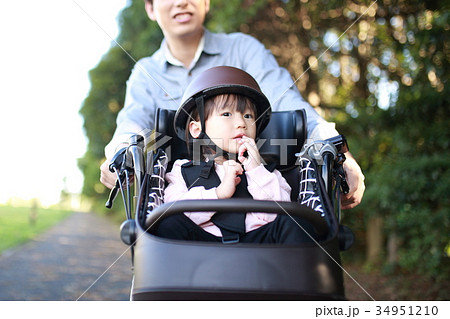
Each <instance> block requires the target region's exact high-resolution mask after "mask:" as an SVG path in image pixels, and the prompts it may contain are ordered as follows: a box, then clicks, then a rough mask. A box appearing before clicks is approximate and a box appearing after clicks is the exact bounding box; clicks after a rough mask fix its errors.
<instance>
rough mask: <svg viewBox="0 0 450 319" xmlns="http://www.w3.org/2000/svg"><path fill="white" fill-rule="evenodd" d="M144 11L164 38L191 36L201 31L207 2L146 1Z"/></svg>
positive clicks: (206, 10) (207, 9) (193, 0)
mask: <svg viewBox="0 0 450 319" xmlns="http://www.w3.org/2000/svg"><path fill="white" fill-rule="evenodd" d="M145 9H146V11H147V15H148V16H149V18H150V19H151V20H153V21H156V22H158V24H159V26H160V27H161V29H162V31H163V33H164V35H165V36H166V37H184V36H192V35H196V34H197V33H198V32H202V30H203V22H204V21H205V16H206V14H207V13H208V11H209V0H153V4H150V2H148V1H146V3H145Z"/></svg>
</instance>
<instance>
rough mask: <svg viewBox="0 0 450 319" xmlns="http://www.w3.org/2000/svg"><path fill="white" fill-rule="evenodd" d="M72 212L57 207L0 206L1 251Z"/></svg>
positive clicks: (26, 239) (31, 237) (27, 238)
mask: <svg viewBox="0 0 450 319" xmlns="http://www.w3.org/2000/svg"><path fill="white" fill-rule="evenodd" d="M70 214H71V212H70V211H64V210H56V209H43V208H37V209H32V208H25V207H9V206H0V253H2V252H3V251H4V250H6V249H9V248H12V247H14V246H17V245H20V244H22V243H25V242H27V241H29V240H31V239H33V238H35V237H36V236H37V235H38V234H40V233H42V232H43V231H45V230H47V229H48V228H50V227H51V226H53V225H55V224H56V223H58V222H59V221H61V220H62V219H64V218H66V217H67V216H69V215H70ZM33 216H34V218H33Z"/></svg>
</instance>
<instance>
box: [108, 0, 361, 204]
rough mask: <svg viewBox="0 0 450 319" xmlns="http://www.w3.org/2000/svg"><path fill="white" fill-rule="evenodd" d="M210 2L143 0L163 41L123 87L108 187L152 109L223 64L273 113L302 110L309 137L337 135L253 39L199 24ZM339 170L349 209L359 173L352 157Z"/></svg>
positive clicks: (148, 125) (149, 122)
mask: <svg viewBox="0 0 450 319" xmlns="http://www.w3.org/2000/svg"><path fill="white" fill-rule="evenodd" d="M209 9H210V1H209V0H145V10H146V12H147V15H148V17H149V18H150V19H151V20H152V21H156V22H157V23H158V25H159V26H160V28H161V30H162V32H163V34H164V40H163V42H162V44H161V48H160V49H159V50H158V51H156V52H155V53H154V54H153V55H152V56H151V57H147V58H143V59H141V60H139V61H138V62H137V64H136V66H135V67H134V69H133V72H132V74H131V76H130V78H129V80H128V83H127V92H126V98H125V105H124V108H123V109H122V110H121V112H120V113H119V115H118V117H117V129H116V132H115V134H114V137H113V139H112V140H111V142H110V143H109V144H108V145H107V146H106V148H105V155H106V158H107V159H106V161H105V162H104V163H103V164H102V166H101V167H100V169H101V177H100V180H101V182H102V183H103V184H104V185H105V186H107V187H109V188H112V187H113V186H114V184H115V179H116V177H115V175H114V174H112V173H111V172H109V170H108V165H109V162H110V159H111V157H112V156H113V155H114V152H115V150H117V149H118V148H119V146H122V145H124V144H126V142H127V139H128V137H129V136H130V135H133V134H136V133H139V132H141V131H143V130H144V129H152V128H153V127H154V114H155V110H156V108H157V107H160V108H167V109H172V110H176V109H178V107H179V105H180V101H181V97H182V95H183V92H184V89H185V88H186V87H187V85H188V84H189V82H190V81H191V80H192V78H193V77H195V76H196V75H197V74H199V73H201V72H202V71H204V70H206V69H209V68H211V67H214V66H220V65H227V66H234V67H237V68H240V69H243V70H245V71H247V72H248V73H250V74H251V75H252V76H253V77H254V78H255V79H256V80H257V82H258V83H259V85H260V86H261V89H262V91H263V92H264V94H265V95H266V96H267V97H268V99H269V101H270V103H271V105H272V110H273V111H286V110H295V109H301V108H303V109H305V110H306V113H307V119H308V138H310V139H313V140H320V139H326V138H329V137H332V136H335V135H338V132H337V131H336V130H335V128H334V124H332V123H328V122H326V121H325V120H324V119H323V118H321V117H320V116H319V115H318V114H317V112H316V111H315V110H314V109H313V108H312V107H311V106H310V105H309V104H308V103H307V102H305V101H304V100H303V98H302V97H301V95H300V93H299V91H298V89H297V87H296V86H295V84H294V81H293V80H292V78H291V76H290V75H289V73H288V72H287V70H285V69H283V68H280V67H279V66H278V63H277V62H276V60H275V58H274V57H273V55H272V54H271V53H270V51H268V50H267V49H265V47H264V46H263V45H262V44H261V43H260V42H259V41H257V40H256V39H255V38H253V37H251V36H249V35H244V34H242V33H233V34H214V33H211V32H209V31H208V30H206V29H205V28H204V26H203V23H204V21H205V16H206V14H207V13H208V12H209ZM346 156H347V160H346V161H345V164H344V169H345V171H346V174H347V177H348V183H349V187H350V192H349V193H348V194H347V195H343V197H342V200H341V202H342V208H343V209H348V208H353V207H355V206H356V205H358V204H359V203H360V202H361V199H362V196H363V194H364V189H365V185H364V175H363V174H362V172H361V169H360V167H359V165H358V164H357V162H356V161H355V159H354V158H353V156H352V155H351V154H350V153H347V154H346Z"/></svg>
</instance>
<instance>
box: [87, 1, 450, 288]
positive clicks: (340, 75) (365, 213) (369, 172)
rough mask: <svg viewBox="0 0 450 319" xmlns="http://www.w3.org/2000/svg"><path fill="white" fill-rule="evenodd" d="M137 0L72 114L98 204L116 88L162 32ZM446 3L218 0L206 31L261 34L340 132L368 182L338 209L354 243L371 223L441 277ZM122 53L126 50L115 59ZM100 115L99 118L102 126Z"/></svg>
mask: <svg viewBox="0 0 450 319" xmlns="http://www.w3.org/2000/svg"><path fill="white" fill-rule="evenodd" d="M143 5H144V4H143V1H142V0H133V1H130V5H129V6H128V7H127V8H126V9H124V10H123V12H122V14H121V19H120V27H121V31H120V35H119V37H118V39H117V42H118V43H119V44H120V46H121V47H119V46H117V45H114V46H113V47H112V48H111V49H110V50H109V52H108V53H107V54H106V55H105V56H104V57H103V58H102V60H101V61H100V63H99V65H98V66H97V67H96V68H95V69H93V70H92V71H91V73H90V77H91V83H92V89H91V92H90V93H89V96H88V97H87V98H86V100H85V102H84V104H83V107H82V109H81V114H82V115H83V117H84V119H85V129H86V134H87V136H88V138H89V147H88V151H87V153H86V155H85V156H84V158H83V159H81V160H80V167H81V168H82V169H83V172H84V175H85V185H84V190H83V192H84V194H85V195H88V196H90V197H91V198H97V199H98V200H99V201H100V202H101V203H102V204H103V203H104V201H105V200H106V197H107V191H106V189H105V188H104V187H103V186H102V185H101V184H100V182H99V170H98V167H99V165H100V164H101V162H102V160H103V148H104V146H105V145H106V144H107V143H108V142H109V139H110V138H111V136H112V133H113V131H114V128H115V124H114V120H115V117H116V115H117V112H118V111H119V110H120V109H121V108H122V107H123V100H124V94H125V82H126V79H127V78H128V76H129V73H130V71H131V68H132V66H133V65H134V63H135V61H136V60H137V59H139V58H140V57H143V56H147V55H150V54H151V53H152V52H154V51H155V50H156V49H157V48H158V47H159V45H160V42H161V39H162V34H161V31H160V30H159V27H158V26H157V25H156V23H154V22H151V21H150V20H149V19H148V17H147V16H146V13H145V10H144V8H143ZM448 9H449V8H448V5H447V6H445V5H442V3H440V2H437V1H419V0H408V1H406V0H398V1H393V0H379V1H376V2H375V1H370V0H366V1H350V0H334V1H330V0H328V1H326V0H301V1H294V0H283V1H280V0H258V1H256V0H245V1H239V0H227V1H223V0H216V1H212V3H211V12H210V13H209V15H208V19H207V23H206V25H207V27H208V28H209V29H211V30H212V31H216V32H235V31H242V32H245V33H249V34H252V35H254V36H255V37H256V38H258V39H260V40H261V41H262V42H263V43H264V44H265V45H266V46H267V48H269V49H270V50H271V51H272V53H273V54H274V55H275V57H276V58H277V60H278V61H279V63H280V64H281V65H283V66H284V67H286V68H287V69H288V70H289V71H290V73H291V74H292V76H293V77H294V78H295V80H296V84H297V86H298V87H299V89H300V91H301V92H302V95H303V96H304V97H305V98H306V99H307V100H308V101H309V102H310V103H311V104H312V105H314V106H317V107H319V106H320V108H321V111H322V112H323V114H324V116H325V117H326V118H327V119H330V120H334V121H336V122H337V124H338V130H339V131H340V132H341V133H344V134H345V135H347V137H348V139H349V142H350V148H351V151H352V153H353V154H354V155H355V156H356V158H357V159H358V162H359V163H360V165H361V167H362V168H363V171H364V173H365V175H366V186H367V190H366V194H365V197H364V200H363V203H362V204H361V205H359V206H358V207H357V208H356V209H353V210H351V211H349V212H346V214H345V220H346V221H347V223H348V224H350V225H351V226H352V228H353V230H355V232H356V234H357V237H358V241H359V242H362V243H364V237H365V234H364V232H365V227H366V223H367V220H368V218H369V217H370V216H372V215H374V214H376V215H379V216H382V217H383V218H384V225H385V228H386V229H385V230H386V233H389V232H395V233H396V234H397V236H398V237H399V239H400V242H401V245H400V247H399V251H400V259H399V266H400V267H402V269H404V270H408V271H419V272H421V273H424V274H427V275H429V276H433V277H435V278H437V277H439V278H444V279H446V280H448V279H449V274H448V266H447V267H446V266H445V265H446V263H448V258H449V257H448V256H447V255H446V252H445V247H448V244H449V237H448V227H449V211H450V207H449V200H448V195H447V194H448V193H449V191H450V189H449V188H450V178H449V170H448V166H449V164H450V163H449V158H450V156H449V155H450V154H449V149H450V147H449V146H450V145H449V144H450V136H449V134H450V131H449V130H448V127H449V120H448V119H449V118H450V117H449V115H450V114H449V113H450V108H449V105H450V103H449V98H448V96H449V93H450V92H449V83H448V76H447V74H448V73H449V60H450V53H449V52H450V41H449V39H448V34H449V32H448V31H449V29H450V26H449V23H448V21H449V14H450V13H449V10H448ZM124 50H125V51H126V52H127V53H124ZM100 119H101V120H100Z"/></svg>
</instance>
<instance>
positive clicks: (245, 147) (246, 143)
mask: <svg viewBox="0 0 450 319" xmlns="http://www.w3.org/2000/svg"><path fill="white" fill-rule="evenodd" d="M240 143H241V146H240V147H239V151H238V160H239V162H241V163H242V165H244V168H245V170H246V171H250V170H252V169H254V168H256V167H258V166H259V165H261V159H260V155H259V151H258V148H257V147H256V143H255V140H254V139H252V138H250V137H247V136H243V137H242V139H241V141H240ZM245 152H247V154H248V155H247V156H248V157H245V156H244V153H245Z"/></svg>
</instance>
